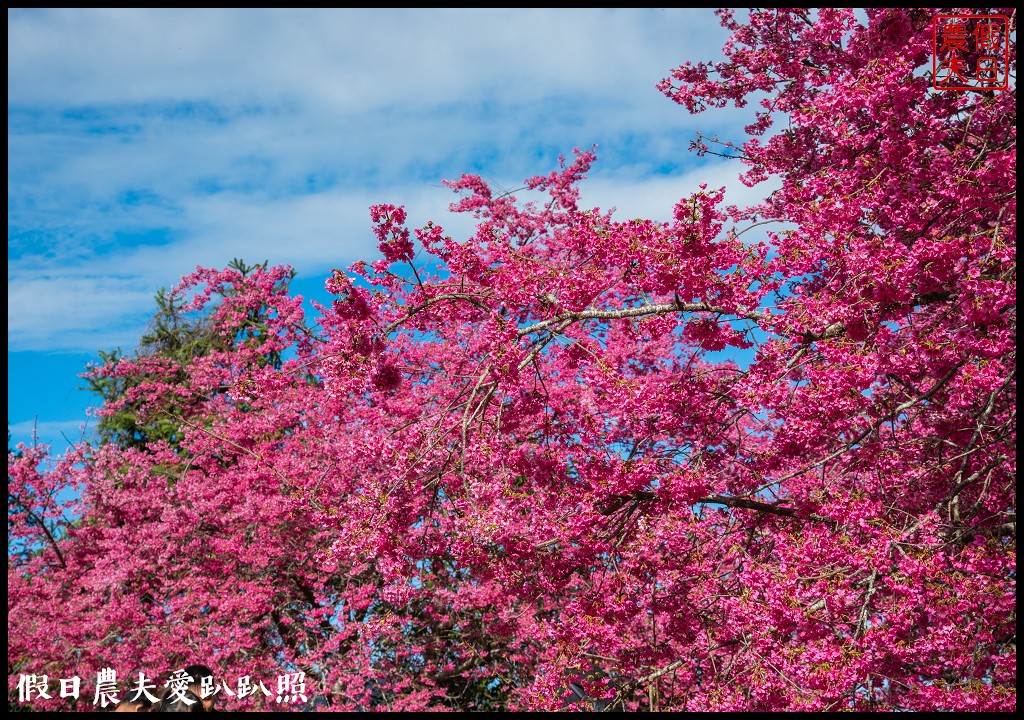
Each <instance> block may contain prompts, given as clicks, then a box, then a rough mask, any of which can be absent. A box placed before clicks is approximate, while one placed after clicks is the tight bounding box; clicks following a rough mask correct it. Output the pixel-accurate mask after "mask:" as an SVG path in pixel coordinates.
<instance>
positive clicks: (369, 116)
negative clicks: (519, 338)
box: [7, 9, 766, 453]
mask: <svg viewBox="0 0 1024 720" xmlns="http://www.w3.org/2000/svg"><path fill="white" fill-rule="evenodd" d="M725 39H726V32H725V31H724V30H723V29H722V28H721V27H719V25H718V23H717V21H716V18H715V16H714V14H713V13H712V12H711V11H710V10H686V9H641V10H624V9H620V10H609V9H584V10H544V9H538V10H532V9H523V10H287V11H282V10H151V9H134V10H96V9H86V10H51V9H41V10H36V9H28V10H8V15H7V40H8V48H7V60H8V70H7V83H8V90H7V92H8V95H7V103H8V104H7V120H8V125H7V140H8V150H7V187H8V200H7V222H8V230H7V233H8V250H7V260H8V266H7V298H8V316H7V319H8V330H7V343H8V345H7V350H8V361H9V370H8V377H7V385H8V406H7V412H8V423H9V429H10V430H11V432H12V434H13V440H14V441H15V442H18V441H26V442H27V441H28V440H29V439H30V438H31V435H32V431H33V427H38V433H39V437H40V440H41V441H42V442H46V443H48V444H51V445H52V446H53V450H54V451H55V452H58V453H59V452H62V451H63V450H65V449H66V448H67V441H66V440H65V436H66V437H67V438H69V439H71V440H78V439H80V438H81V437H82V436H83V432H82V427H83V425H85V424H86V423H87V422H88V418H87V408H88V407H89V406H90V405H91V404H92V403H93V399H92V397H91V396H90V395H88V394H87V393H85V392H83V391H80V390H77V389H76V388H78V387H79V386H81V385H82V384H83V381H82V380H81V379H80V378H79V377H78V376H77V375H78V373H80V372H82V370H83V368H84V366H85V364H86V363H87V362H88V361H89V360H90V359H94V358H95V357H96V353H97V350H99V349H112V348H114V347H118V346H119V347H121V348H123V349H125V350H131V349H132V348H134V347H135V345H136V343H137V341H138V339H139V337H140V335H141V333H142V332H143V331H144V329H145V325H146V321H147V319H148V318H149V316H150V315H151V313H152V310H153V308H154V305H153V299H152V298H153V295H154V293H155V292H156V291H157V290H158V289H159V288H161V287H165V286H166V287H170V286H172V285H174V284H175V283H176V282H177V281H178V279H179V278H180V277H181V276H182V275H183V274H186V273H188V272H190V271H191V270H192V269H194V268H195V266H196V265H206V266H217V267H223V266H225V265H226V264H227V263H228V261H230V260H231V259H232V258H234V257H240V258H243V259H245V260H246V261H248V262H250V263H254V262H262V261H263V260H269V261H270V262H271V263H272V264H277V263H287V264H290V265H292V266H294V267H295V269H296V270H297V272H298V278H297V280H296V282H295V284H294V286H293V287H294V288H295V289H296V291H297V292H300V293H302V294H303V295H305V296H307V297H310V296H312V297H320V298H323V297H324V293H323V290H322V286H323V281H324V279H325V278H326V277H327V275H328V273H329V271H330V269H331V268H334V267H346V266H347V265H349V264H351V263H352V262H353V261H355V260H357V259H366V260H371V261H372V260H373V259H375V258H376V257H377V251H376V247H375V241H374V238H373V234H372V232H371V226H370V222H369V213H368V207H369V206H370V205H371V204H375V203H381V202H392V203H395V204H404V205H405V206H406V207H407V209H408V210H409V216H410V223H411V224H412V225H422V224H424V223H425V222H426V221H427V220H435V221H436V222H439V223H440V224H442V225H444V226H445V227H446V228H447V229H449V231H450V232H452V234H454V235H456V236H458V234H460V233H461V234H467V233H468V232H469V231H470V227H471V226H470V224H469V222H468V220H467V219H466V218H463V217H458V216H453V215H451V214H449V213H448V212H447V206H448V203H449V202H451V201H452V200H453V199H454V196H453V195H452V194H451V193H450V191H448V190H447V189H445V188H443V187H442V186H441V180H443V179H446V178H456V177H458V176H459V175H460V174H461V173H463V172H472V173H477V174H479V175H481V176H482V177H484V178H485V179H486V180H488V181H490V182H492V183H494V184H496V185H497V186H499V187H507V188H514V187H519V183H520V181H521V180H522V179H523V178H525V177H527V176H530V175H534V174H538V173H545V174H546V173H547V172H550V171H551V170H552V169H554V167H555V164H556V162H557V158H558V155H559V154H565V155H570V154H571V152H572V149H573V147H574V146H579V147H581V148H586V147H590V146H591V145H593V144H597V145H598V150H597V153H598V163H597V165H596V166H595V168H594V170H593V171H592V173H591V175H590V178H589V179H588V181H587V182H586V183H585V185H584V187H583V202H584V203H586V204H589V205H596V206H600V207H602V208H608V207H613V206H614V207H616V208H618V210H619V212H620V213H621V214H622V215H623V216H630V217H651V218H654V219H668V218H669V216H670V212H671V208H672V206H673V204H674V203H675V202H676V201H677V200H678V199H680V198H681V197H684V196H686V195H688V194H689V193H690V192H692V191H694V190H696V189H697V185H698V184H699V183H701V182H707V183H708V184H709V185H711V186H712V187H717V186H721V185H725V186H726V187H727V188H728V192H727V196H726V198H727V201H728V202H730V203H736V204H746V203H749V202H753V201H756V200H758V199H759V198H761V197H763V196H764V194H765V192H766V188H764V187H758V188H755V189H749V188H745V187H744V186H743V185H742V184H740V183H739V182H738V180H737V175H738V174H739V173H740V172H741V167H740V166H738V165H736V164H729V163H726V162H724V161H721V160H717V159H714V158H703V159H700V158H697V157H695V156H694V155H693V154H691V153H690V152H688V150H687V148H688V145H689V142H690V140H692V139H693V137H694V135H695V133H696V132H697V131H698V130H699V131H702V132H704V133H706V134H715V133H718V134H719V135H721V136H722V137H723V138H724V139H732V140H741V139H742V138H743V133H742V126H743V125H744V124H745V123H746V122H747V121H749V118H750V114H751V113H750V111H749V110H743V111H739V110H733V109H729V110H721V111H712V112H709V113H705V114H703V115H699V116H695V117H692V116H690V115H688V114H687V113H686V111H685V110H684V109H683V108H681V107H679V106H677V105H675V104H673V103H672V102H670V101H669V100H668V99H666V98H664V97H663V96H662V95H661V94H660V93H658V92H657V90H655V88H654V85H655V83H656V82H657V81H658V80H660V79H661V78H663V77H665V76H666V75H667V74H668V72H669V70H670V69H671V68H673V67H675V66H678V65H680V64H681V63H682V62H684V61H685V60H693V61H698V60H710V59H716V58H718V57H719V56H720V48H721V45H722V43H723V42H724V40H725Z"/></svg>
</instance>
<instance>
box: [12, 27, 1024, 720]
mask: <svg viewBox="0 0 1024 720" xmlns="http://www.w3.org/2000/svg"><path fill="white" fill-rule="evenodd" d="M936 12H937V11H930V10H920V9H915V10H893V9H878V10H868V11H866V17H867V23H866V24H862V23H861V22H860V21H859V20H858V17H857V15H855V14H854V13H853V12H852V11H849V10H836V9H821V10H818V11H816V12H812V11H808V10H803V9H790V10H765V11H754V12H751V13H750V16H749V18H748V19H745V20H744V21H742V22H741V21H739V20H737V19H736V18H734V16H733V14H732V13H730V12H722V13H721V19H722V22H723V24H724V25H725V26H726V27H728V28H729V29H730V30H731V31H732V32H733V35H732V38H731V40H730V41H729V43H728V45H727V46H726V48H725V57H726V60H725V61H724V62H720V63H715V64H710V65H709V64H696V65H692V64H686V65H683V66H682V67H680V68H678V69H675V70H673V71H672V72H671V74H670V75H669V77H668V78H666V79H665V80H664V81H663V82H662V83H661V84H660V85H659V89H660V90H661V91H662V92H664V93H665V94H666V95H667V96H668V97H669V98H671V99H672V100H674V101H675V102H677V103H679V104H681V105H683V106H684V107H685V108H687V109H688V110H689V111H691V112H701V111H703V110H705V109H708V108H716V107H722V106H725V105H726V104H728V103H734V104H736V105H740V106H742V105H744V104H745V103H747V102H748V101H755V102H758V103H760V106H761V108H762V109H761V110H760V111H759V113H758V116H757V119H756V121H755V122H754V123H753V124H752V125H751V126H750V127H748V128H747V131H748V134H749V136H748V138H747V139H746V141H745V142H742V143H740V142H729V141H718V140H717V139H716V138H706V137H703V136H702V137H699V138H698V139H697V140H696V141H695V143H694V148H695V150H696V151H697V152H698V153H707V152H720V153H721V154H724V155H728V156H734V157H736V158H737V162H739V163H742V164H744V166H745V169H744V172H745V175H744V179H745V181H746V182H748V183H750V184H754V183H758V182H761V181H764V180H766V179H768V178H775V179H776V180H777V181H778V182H779V184H780V186H781V187H780V189H779V190H778V191H776V192H774V193H772V194H771V195H770V197H768V199H767V200H766V201H765V202H763V203H761V204H759V205H757V206H755V207H749V208H733V207H727V206H725V205H724V202H725V200H726V199H725V198H724V193H723V191H722V190H719V189H714V188H704V189H702V190H701V191H700V192H698V193H696V194H693V195H692V196H690V197H687V198H683V199H681V200H680V201H679V202H678V204H676V205H675V207H674V210H673V219H672V220H671V221H670V222H667V223H662V222H654V221H649V220H642V219H631V220H623V219H617V218H616V217H615V216H614V214H613V213H612V212H610V211H609V210H607V209H600V208H584V207H581V206H580V202H579V184H580V182H581V181H583V179H584V176H585V175H586V173H587V172H588V170H589V168H590V166H591V164H592V163H593V162H594V160H595V155H594V153H593V152H592V151H576V152H575V154H574V157H573V158H571V159H568V160H563V161H562V162H561V163H560V166H559V167H558V168H557V169H556V170H555V171H553V172H552V173H550V174H549V175H546V176H539V177H534V178H531V179H529V180H527V181H526V184H525V187H524V188H523V190H522V191H520V192H521V193H525V195H524V197H527V198H529V197H532V198H542V200H537V201H535V202H533V203H531V202H526V201H520V200H518V199H517V198H516V197H515V196H513V195H511V194H508V193H503V194H498V193H495V192H494V191H493V190H492V188H491V187H489V186H488V184H487V183H485V182H484V181H483V180H482V179H480V178H479V177H476V176H468V175H467V176H463V177H462V178H460V179H458V180H456V181H453V182H451V183H450V187H451V188H452V189H453V190H454V191H456V192H457V193H459V196H460V199H459V200H458V201H457V202H456V203H455V205H454V206H453V209H455V210H457V211H461V212H467V213H471V214H473V216H474V217H475V218H476V220H477V226H476V231H475V234H473V235H472V236H471V237H468V238H462V239H460V240H456V239H454V238H452V237H450V236H448V235H446V234H445V231H444V229H443V228H442V227H440V226H438V225H436V224H433V223H428V224H427V225H426V226H425V227H422V228H419V229H409V228H408V227H407V225H406V216H405V212H404V210H403V209H402V208H401V207H398V206H393V205H379V206H375V207H373V208H372V209H371V220H372V222H373V228H374V232H375V233H376V236H377V238H378V240H379V247H380V251H381V256H382V257H381V259H379V260H378V261H376V262H374V263H372V264H367V263H357V264H355V265H353V266H352V267H350V268H349V269H348V270H347V271H342V270H337V271H335V272H334V273H333V274H332V276H331V277H330V278H329V279H328V280H327V289H328V290H329V291H330V292H331V293H333V294H334V295H335V297H336V299H335V300H334V301H333V302H332V303H331V304H330V305H329V306H317V310H318V312H319V317H318V318H317V319H316V323H315V324H310V323H309V322H308V321H307V320H306V318H305V317H304V315H303V310H302V304H303V300H302V298H300V297H297V296H292V295H290V294H289V292H288V289H287V282H286V281H287V279H288V278H289V277H290V275H289V273H290V270H289V269H288V268H286V267H276V268H270V267H263V266H258V267H256V268H252V269H250V271H248V272H245V273H243V272H241V271H240V270H239V269H238V268H228V269H227V270H223V271H219V270H212V269H202V268H200V269H197V271H196V272H195V273H193V274H192V275H190V276H188V277H186V278H184V279H183V282H182V284H181V286H179V287H178V288H177V289H176V290H175V291H174V295H173V297H174V298H175V299H176V301H177V300H180V302H181V303H187V305H186V307H187V309H188V310H190V311H194V312H205V313H206V315H204V316H203V317H205V318H206V320H205V321H204V322H206V323H207V324H208V327H209V328H211V332H212V333H214V335H215V337H216V338H217V342H212V343H211V344H210V345H209V348H208V350H207V351H206V352H205V354H203V355H201V356H195V357H191V358H187V362H186V361H184V360H183V359H182V358H180V357H179V358H177V359H175V358H174V357H170V356H168V355H167V354H163V355H160V354H155V355H150V356H140V357H135V358H118V359H116V360H115V361H114V362H111V363H108V364H107V365H105V366H103V367H102V368H99V369H97V370H96V371H95V375H94V377H95V378H118V377H121V378H130V379H131V380H132V382H130V383H128V384H127V385H126V386H125V387H126V391H125V393H124V394H123V396H122V397H117V398H115V397H112V398H111V399H110V400H109V401H108V403H107V404H106V406H105V408H104V409H103V410H102V412H103V413H106V414H108V416H109V414H112V413H117V412H120V411H122V410H123V409H124V408H125V407H130V408H131V409H132V412H133V413H135V414H136V415H135V416H136V417H138V418H139V419H140V421H142V422H155V421H156V420H159V419H163V420H165V421H166V422H169V423H172V424H173V427H174V428H175V434H174V438H173V440H174V441H173V442H170V441H169V440H168V439H167V438H163V439H161V438H157V439H154V440H152V441H149V442H146V443H144V444H143V446H141V447H140V446H134V447H128V446H125V444H123V443H122V444H118V443H116V442H111V443H106V444H99V445H96V446H91V445H81V446H79V447H77V448H76V449H74V450H73V451H72V452H70V453H69V454H68V455H66V456H64V457H63V458H60V459H58V460H56V461H55V462H54V463H52V464H47V462H46V455H45V450H44V449H39V448H22V449H21V454H20V455H19V454H9V460H8V475H9V489H8V498H9V504H8V507H9V509H8V539H9V540H8V545H9V552H8V555H9V562H8V568H9V569H8V583H9V591H8V611H9V621H8V628H9V635H10V639H9V643H8V648H9V649H8V665H9V669H10V671H9V672H10V675H11V678H10V687H11V688H14V687H15V684H16V683H17V681H18V678H19V675H21V674H25V673H30V672H31V673H35V674H43V673H47V674H49V676H50V677H51V678H56V677H71V676H72V675H75V674H80V673H83V672H85V673H90V672H95V671H96V670H98V669H100V668H102V667H108V666H109V667H114V668H117V669H118V672H119V673H122V674H123V675H125V676H128V675H133V674H135V675H137V673H138V672H140V671H144V672H146V673H147V675H149V676H153V675H155V674H157V673H161V672H165V671H168V670H171V669H174V668H177V667H183V666H185V665H188V664H190V663H192V662H196V661H201V662H204V663H205V664H208V665H210V666H211V667H213V668H215V670H216V672H217V673H218V675H219V676H220V677H224V678H228V679H231V680H232V681H233V680H234V678H236V677H239V676H243V675H250V676H252V677H264V678H273V677H274V676H276V675H279V674H281V673H293V672H299V671H301V672H304V673H305V674H306V678H307V695H308V696H309V705H311V706H312V705H316V706H320V705H324V706H327V705H329V706H330V707H331V708H333V709H394V710H418V709H423V708H428V707H437V708H442V709H443V708H452V709H468V708H471V707H472V708H528V709H544V710H553V709H559V708H562V707H564V706H565V705H566V704H567V703H571V702H576V703H580V704H581V705H586V706H590V707H601V708H626V709H661V710H803V709H807V710H839V709H856V710H896V709H901V710H1013V709H1014V708H1015V706H1016V689H1015V687H1016V629H1015V628H1016V601H1015V585H1016V569H1015V567H1016V565H1015V563H1016V559H1015V558H1016V500H1015V490H1016V482H1015V478H1016V452H1015V437H1016V405H1015V396H1016V375H1015V360H1016V349H1015V339H1016V300H1015V289H1016V257H1015V238H1016V234H1015V233H1016V219H1015V218H1016V213H1015V205H1016V192H1015V188H1016V186H1015V170H1016V144H1015V122H1016V110H1015V108H1016V104H1015V99H1014V96H1013V93H1012V92H992V91H990V92H954V91H940V90H935V89H933V87H932V81H931V76H930V73H931V67H932V65H931V52H932V47H933V46H932V32H933V30H932V18H933V16H934V15H935V13H936ZM1000 12H1001V13H1002V14H1005V15H1007V16H1008V17H1010V18H1011V19H1012V20H1013V22H1015V14H1014V11H1013V10H1003V11H999V10H995V11H992V12H991V13H990V14H999V13H1000ZM1010 56H1011V58H1013V62H1014V65H1013V70H1014V71H1015V67H1016V66H1015V57H1016V56H1015V47H1012V48H1011V52H1010ZM716 141H717V142H718V143H719V144H716ZM256 317H258V318H259V332H256V333H254V332H251V329H252V322H253V318H256ZM268 357H274V358H277V359H278V360H279V361H277V362H267V358H268ZM68 490H73V491H74V492H73V493H69V492H68ZM229 688H230V689H231V690H236V689H237V688H236V687H235V686H234V685H233V684H229ZM273 689H274V688H270V690H271V696H267V695H266V694H264V693H262V692H258V693H257V694H256V695H255V696H253V697H250V698H247V699H245V700H239V699H237V698H225V704H226V705H228V706H237V707H260V706H264V705H265V706H275V707H276V704H275V698H274V697H272V695H273V694H274V693H273ZM221 697H222V698H224V695H222V696H221ZM58 701H59V699H55V700H53V701H52V702H54V703H56V702H58Z"/></svg>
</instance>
